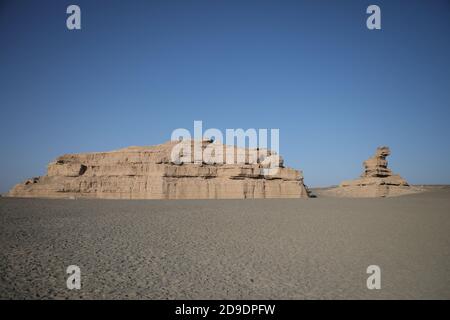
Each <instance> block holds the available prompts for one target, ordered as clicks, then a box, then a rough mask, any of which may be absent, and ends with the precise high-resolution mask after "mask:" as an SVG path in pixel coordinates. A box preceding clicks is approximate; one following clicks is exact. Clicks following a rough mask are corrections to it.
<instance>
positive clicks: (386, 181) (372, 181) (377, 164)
mask: <svg viewBox="0 0 450 320" xmlns="http://www.w3.org/2000/svg"><path fill="white" fill-rule="evenodd" d="M390 154H391V152H390V150H389V148H388V147H379V148H377V151H376V153H375V155H374V156H373V157H371V158H369V159H367V160H366V161H364V163H363V165H364V172H363V174H362V175H361V177H360V178H359V179H355V180H348V181H343V182H342V183H341V184H340V185H339V187H337V188H334V189H332V190H329V194H332V195H336V196H344V197H387V196H396V195H402V194H408V193H414V192H416V189H415V188H412V187H410V186H409V184H408V182H406V180H404V179H403V178H402V177H400V176H399V175H397V174H393V173H392V171H391V170H390V169H389V168H388V162H387V160H386V157H387V156H389V155H390Z"/></svg>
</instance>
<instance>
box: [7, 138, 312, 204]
mask: <svg viewBox="0 0 450 320" xmlns="http://www.w3.org/2000/svg"><path fill="white" fill-rule="evenodd" d="M182 144H184V146H185V147H186V146H187V149H184V150H183V152H184V153H185V154H182V155H183V156H185V160H186V159H188V160H187V161H185V162H184V163H181V162H179V161H175V160H177V159H174V158H173V157H172V152H173V150H174V147H176V146H179V145H180V144H179V142H176V141H170V142H167V143H164V144H161V145H156V146H148V147H128V148H124V149H120V150H115V151H110V152H95V153H82V154H67V155H63V156H61V157H59V158H58V159H56V161H55V162H52V163H50V164H49V166H48V171H47V175H45V176H43V177H37V178H33V179H29V180H27V181H25V182H23V183H21V184H18V185H16V186H15V187H14V188H13V189H12V190H11V191H10V192H9V194H8V196H12V197H49V198H70V199H73V198H107V199H232V198H236V199H245V198H301V197H308V192H307V190H306V187H305V186H304V184H303V176H302V173H301V172H300V171H297V170H294V169H290V168H285V167H284V166H283V160H282V159H281V157H279V156H278V155H276V154H274V153H273V152H271V151H270V150H265V149H261V150H259V149H246V148H237V147H230V146H225V145H222V144H218V143H213V142H212V141H208V140H205V141H202V142H201V143H199V145H200V149H201V151H202V152H201V154H202V155H203V156H201V157H200V159H198V158H197V157H195V156H194V153H193V151H194V147H195V145H196V144H195V143H194V141H191V140H188V141H183V142H182ZM197 146H198V145H197ZM189 148H191V149H190V150H191V154H190V155H189V152H186V150H187V151H189ZM206 151H207V152H206ZM183 152H182V153H183ZM232 153H234V157H233V154H232ZM211 154H212V156H211ZM222 156H223V160H224V161H225V162H224V161H219V160H220V157H222ZM227 159H228V162H232V160H233V159H234V161H235V162H234V163H227ZM239 159H241V160H242V161H240V162H239V161H237V160H239ZM236 161H237V162H238V163H236ZM274 161H277V162H278V163H279V164H280V168H278V169H277V170H276V171H274V172H273V174H272V175H267V170H272V169H268V168H269V167H270V163H272V164H273V163H274Z"/></svg>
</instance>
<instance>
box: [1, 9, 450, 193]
mask: <svg viewBox="0 0 450 320" xmlns="http://www.w3.org/2000/svg"><path fill="white" fill-rule="evenodd" d="M70 4H78V5H79V6H80V7H81V12H82V30H78V31H69V30H68V29H67V28H66V17H67V14H66V8H67V6H68V5H70ZM370 4H377V5H379V6H380V8H381V18H382V30H374V31H370V30H368V29H367V28H366V19H367V17H368V15H367V14H366V8H367V7H368V6H369V5H370ZM449 34H450V2H448V1H446V0H442V1H439V0H435V1H395V0H390V1H374V2H369V1H361V0H355V1H350V0H348V1H312V0H311V1H298V0H296V1H280V0H277V1H275V0H274V1H261V0H260V1H248V0H240V1H233V0H227V1H224V0H205V1H197V0H188V1H186V0H184V1H172V0H165V1H135V0H132V1H92V0H91V1H81V0H80V1H61V0H59V1H39V2H38V1H1V2H0V46H1V47H0V115H1V116H0V134H1V142H0V147H1V152H2V157H1V160H0V161H1V162H0V164H1V166H0V192H6V191H7V190H8V189H9V188H10V187H12V186H13V185H14V184H15V183H18V182H20V181H22V180H24V179H26V178H28V177H32V176H38V175H43V174H45V170H46V165H47V163H48V162H50V161H52V160H53V159H55V158H56V157H57V156H58V155H61V154H65V153H77V152H90V151H107V150H113V149H118V148H121V147H125V146H129V145H152V144H158V143H162V142H164V141H167V140H169V139H170V135H171V133H172V131H173V130H174V129H176V128H187V129H190V130H193V121H194V120H202V121H203V126H204V128H218V129H221V130H223V131H225V129H226V128H243V129H248V128H279V129H280V152H281V154H282V155H283V157H284V158H285V163H286V164H287V165H288V166H291V167H294V168H297V169H301V170H303V171H304V176H305V182H306V184H307V185H310V186H326V185H332V184H337V183H339V182H340V181H341V180H344V179H351V178H355V177H357V176H358V175H359V174H360V173H361V171H362V161H363V160H365V159H366V158H368V157H369V156H371V155H372V154H373V153H374V151H375V149H376V147H377V146H379V145H388V146H390V147H391V151H392V155H391V157H389V159H388V160H389V163H390V166H391V168H392V169H393V170H394V171H395V172H397V173H400V174H401V175H402V176H403V177H404V178H406V179H407V180H408V181H409V182H411V183H436V184H441V183H442V184H444V183H447V184H448V183H450V166H449V163H450V148H449V138H450V135H449V128H448V127H449V125H448V123H449V119H450V105H449V102H450V36H449Z"/></svg>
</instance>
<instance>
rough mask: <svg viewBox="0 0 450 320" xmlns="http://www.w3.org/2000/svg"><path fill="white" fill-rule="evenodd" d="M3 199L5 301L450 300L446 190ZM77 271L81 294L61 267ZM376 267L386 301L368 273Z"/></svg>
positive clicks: (449, 192) (0, 280) (0, 231)
mask: <svg viewBox="0 0 450 320" xmlns="http://www.w3.org/2000/svg"><path fill="white" fill-rule="evenodd" d="M316 193H317V194H318V195H319V197H318V198H314V199H307V200H305V199H291V200H282V199H277V200H205V201H197V200H177V201H162V200H153V201H152V200H149V201H145V200H143V201H139V200H137V201H123V200H44V199H12V198H1V199H0V298H3V299H5V298H6V299H9V298H19V299H51V298H56V299H67V298H69V299H80V298H87V299H101V298H107V299H116V298H122V299H136V298H137V299H317V298H319V299H352V298H354V299H392V298H398V299H431V298H436V299H450V188H449V187H434V188H428V190H427V191H426V192H424V193H421V194H414V195H407V196H402V197H396V198H386V199H345V198H326V197H320V193H321V191H320V190H316ZM72 264H74V265H78V266H79V267H80V268H81V282H82V288H81V290H72V291H70V290H68V289H67V288H66V277H67V276H68V275H67V274H66V273H65V272H66V268H67V266H69V265H72ZM373 264H375V265H378V266H380V268H381V286H382V288H381V289H380V290H368V289H367V287H366V279H367V277H368V276H369V275H368V274H366V268H367V267H368V266H369V265H373Z"/></svg>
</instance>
